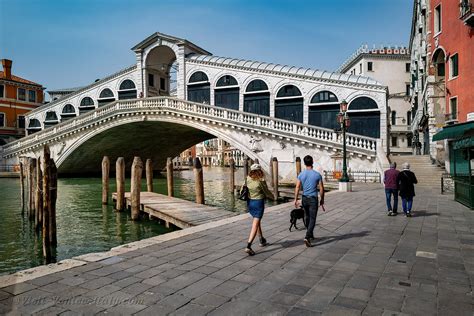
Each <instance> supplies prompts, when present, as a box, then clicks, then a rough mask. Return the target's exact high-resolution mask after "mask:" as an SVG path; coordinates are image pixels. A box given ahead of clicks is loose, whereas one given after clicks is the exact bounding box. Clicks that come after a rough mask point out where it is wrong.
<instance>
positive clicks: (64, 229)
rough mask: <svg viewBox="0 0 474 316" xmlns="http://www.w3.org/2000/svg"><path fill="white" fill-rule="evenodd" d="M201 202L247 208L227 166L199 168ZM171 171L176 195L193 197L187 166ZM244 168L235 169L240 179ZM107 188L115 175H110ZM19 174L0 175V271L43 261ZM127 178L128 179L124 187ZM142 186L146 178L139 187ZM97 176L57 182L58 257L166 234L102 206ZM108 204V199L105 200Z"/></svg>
mask: <svg viewBox="0 0 474 316" xmlns="http://www.w3.org/2000/svg"><path fill="white" fill-rule="evenodd" d="M203 173H204V191H205V197H206V204H208V205H213V206H219V207H221V208H224V209H226V210H229V211H232V212H238V213H243V212H246V205H245V202H244V201H240V200H238V199H237V198H235V197H233V196H232V194H230V191H229V169H227V168H220V167H212V168H204V170H203ZM174 176H175V183H174V185H175V195H176V197H180V198H183V199H186V200H190V201H192V200H194V176H193V171H192V170H186V171H179V172H175V173H174ZM242 179H243V170H242V169H239V170H237V172H236V183H237V184H241V183H242ZM110 182H111V186H110V190H111V192H114V191H115V179H111V181H110ZM19 183H20V181H19V179H0V218H1V220H0V275H1V274H6V273H11V272H14V271H18V270H23V269H27V268H31V267H34V266H38V265H41V264H43V261H42V250H41V249H42V248H41V247H42V246H41V240H40V239H38V238H37V237H36V234H35V233H34V228H33V227H32V225H31V223H30V221H29V220H28V216H27V212H26V210H25V212H22V210H21V206H20V185H19ZM129 186H130V182H129V180H128V179H127V182H126V189H127V191H129ZM145 189H146V185H145V182H143V183H142V190H145ZM101 190H102V188H101V179H99V178H65V179H61V178H60V179H59V181H58V199H57V237H58V247H57V254H56V258H57V261H60V260H63V259H67V258H71V257H74V256H78V255H81V254H85V253H90V252H99V251H107V250H109V249H110V248H111V247H115V246H118V245H121V244H125V243H129V242H132V241H136V240H141V239H144V238H148V237H152V236H157V235H161V234H165V233H167V232H169V231H170V230H169V229H167V228H166V227H164V226H163V225H160V224H159V223H158V222H157V221H153V220H148V219H143V220H140V221H136V222H135V221H132V220H131V219H130V213H129V212H121V213H118V212H115V211H114V209H113V206H112V205H108V206H102V205H101ZM154 190H155V192H158V193H162V194H166V178H165V177H160V178H158V179H155V180H154ZM110 204H112V203H110Z"/></svg>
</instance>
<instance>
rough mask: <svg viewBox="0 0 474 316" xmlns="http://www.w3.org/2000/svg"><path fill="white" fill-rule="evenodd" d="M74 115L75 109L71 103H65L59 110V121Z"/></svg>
mask: <svg viewBox="0 0 474 316" xmlns="http://www.w3.org/2000/svg"><path fill="white" fill-rule="evenodd" d="M73 117H76V109H75V108H74V106H73V105H72V104H66V105H65V106H64V107H63V110H62V111H61V121H66V120H69V119H70V118H73Z"/></svg>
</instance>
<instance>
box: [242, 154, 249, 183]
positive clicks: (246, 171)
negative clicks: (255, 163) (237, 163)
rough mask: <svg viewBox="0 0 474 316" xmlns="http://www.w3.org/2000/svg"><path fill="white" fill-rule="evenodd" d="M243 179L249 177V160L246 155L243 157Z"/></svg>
mask: <svg viewBox="0 0 474 316" xmlns="http://www.w3.org/2000/svg"><path fill="white" fill-rule="evenodd" d="M243 164H244V178H246V177H247V176H248V175H249V158H248V157H247V155H244V163H243Z"/></svg>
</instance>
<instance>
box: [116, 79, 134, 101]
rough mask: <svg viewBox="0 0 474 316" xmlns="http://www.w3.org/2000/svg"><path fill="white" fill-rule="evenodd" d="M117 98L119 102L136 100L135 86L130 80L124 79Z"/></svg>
mask: <svg viewBox="0 0 474 316" xmlns="http://www.w3.org/2000/svg"><path fill="white" fill-rule="evenodd" d="M118 98H119V100H127V99H136V98H137V87H136V86H135V83H134V82H133V81H132V80H130V79H126V80H124V81H122V83H121V84H120V87H119V91H118Z"/></svg>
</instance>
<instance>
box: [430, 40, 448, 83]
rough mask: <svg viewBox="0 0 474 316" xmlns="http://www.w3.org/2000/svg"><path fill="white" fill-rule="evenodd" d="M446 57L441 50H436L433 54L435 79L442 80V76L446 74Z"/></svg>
mask: <svg viewBox="0 0 474 316" xmlns="http://www.w3.org/2000/svg"><path fill="white" fill-rule="evenodd" d="M445 60H446V55H445V54H444V51H443V50H442V49H441V48H438V49H437V50H436V51H435V52H434V53H433V65H434V67H435V79H436V81H438V80H444V76H445V73H446V66H445Z"/></svg>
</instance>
